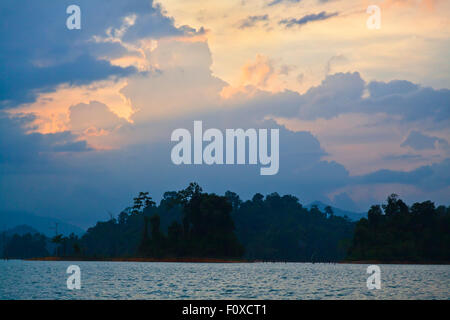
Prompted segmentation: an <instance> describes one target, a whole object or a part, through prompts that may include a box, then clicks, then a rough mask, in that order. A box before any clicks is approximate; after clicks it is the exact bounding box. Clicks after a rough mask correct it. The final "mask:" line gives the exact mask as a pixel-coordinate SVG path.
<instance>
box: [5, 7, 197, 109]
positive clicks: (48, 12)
mask: <svg viewBox="0 0 450 320" xmlns="http://www.w3.org/2000/svg"><path fill="white" fill-rule="evenodd" d="M71 4H73V1H69V0H62V1H52V0H41V1H26V0H4V1H1V2H0V27H1V30H2V32H1V33H0V47H1V50H0V61H2V63H1V64H0V108H1V107H13V106H16V105H18V104H20V103H24V102H30V101H33V100H34V99H35V97H36V94H37V93H39V92H41V91H49V90H54V88H55V87H56V86H57V85H58V84H61V83H69V84H75V85H76V84H85V83H89V82H92V81H96V80H99V79H105V78H108V77H110V76H126V75H128V74H130V73H131V72H135V71H136V70H134V69H133V68H121V67H117V66H112V65H111V64H109V63H108V62H106V61H104V60H99V59H98V58H97V57H98V56H100V55H101V53H105V52H108V56H111V55H115V54H120V53H121V52H122V53H123V51H124V49H123V48H122V47H121V46H120V45H119V44H111V43H106V44H105V43H96V42H95V41H93V36H105V35H106V31H107V29H108V28H111V30H114V28H116V29H117V28H120V27H121V26H122V25H123V23H124V18H125V17H128V16H134V18H135V22H134V24H133V25H131V26H129V27H128V28H127V29H126V30H125V31H124V34H123V36H122V37H123V40H124V41H134V40H136V39H139V38H142V37H154V38H160V37H164V36H170V35H185V34H190V33H195V30H193V29H191V28H189V27H186V26H185V27H182V28H176V27H175V26H174V23H173V19H171V18H169V17H166V16H165V15H164V14H163V13H162V10H161V8H160V7H159V6H157V5H156V6H153V1H151V0H148V1H142V0H97V1H90V0H79V1H76V4H77V5H78V6H79V7H80V8H81V30H68V29H67V28H66V19H67V17H68V16H69V15H68V14H67V13H66V8H67V7H68V6H69V5H71Z"/></svg>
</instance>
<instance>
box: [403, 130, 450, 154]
mask: <svg viewBox="0 0 450 320" xmlns="http://www.w3.org/2000/svg"><path fill="white" fill-rule="evenodd" d="M437 145H441V146H443V147H444V148H448V142H447V140H445V139H442V138H438V137H433V136H428V135H425V134H423V133H421V132H419V131H416V130H412V131H411V132H410V133H409V135H408V137H407V138H406V139H405V141H404V142H403V143H402V144H401V146H402V147H411V148H413V149H415V150H426V149H436V146H437Z"/></svg>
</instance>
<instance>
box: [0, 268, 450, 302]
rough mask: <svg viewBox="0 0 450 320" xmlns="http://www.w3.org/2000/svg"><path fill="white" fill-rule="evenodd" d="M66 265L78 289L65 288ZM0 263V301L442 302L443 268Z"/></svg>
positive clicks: (447, 281) (448, 294)
mask: <svg viewBox="0 0 450 320" xmlns="http://www.w3.org/2000/svg"><path fill="white" fill-rule="evenodd" d="M69 265H78V266H79V267H80V270H81V289H80V290H69V289H67V285H66V281H67V278H68V277H69V276H70V275H69V274H67V273H66V270H67V267H68V266H69ZM367 266H368V265H363V264H327V263H316V264H312V263H163V262H86V261H77V262H67V261H21V260H9V261H4V260H1V261H0V299H275V300H284V299H446V300H448V299H449V298H450V266H448V265H383V264H379V267H380V269H381V289H379V290H376V289H373V290H368V289H367V285H366V280H367V278H368V277H369V274H367V273H366V269H367Z"/></svg>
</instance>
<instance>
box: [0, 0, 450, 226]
mask: <svg viewBox="0 0 450 320" xmlns="http://www.w3.org/2000/svg"><path fill="white" fill-rule="evenodd" d="M71 4H76V5H78V6H79V7H80V9H81V29H80V30H68V29H67V27H66V19H67V18H68V16H69V15H68V14H67V13H66V8H67V7H68V6H69V5H71ZM370 5H377V6H379V8H380V9H381V28H380V29H369V28H368V27H367V26H366V21H367V19H368V18H369V16H370V14H369V13H367V12H366V10H367V7H368V6H370ZM0 26H1V32H0V134H1V139H0V212H2V211H14V210H22V211H28V212H31V213H34V214H37V215H45V216H51V217H58V218H60V219H62V220H65V221H68V222H71V223H73V224H76V225H79V226H81V227H88V226H90V225H91V224H92V223H94V222H95V221H97V220H99V219H106V218H108V212H113V213H115V214H117V213H119V212H120V210H122V209H123V208H125V207H126V206H128V205H130V202H131V200H132V198H133V196H135V195H136V194H137V193H138V192H139V191H149V192H150V194H151V195H152V196H153V198H155V199H157V200H159V199H160V197H161V196H162V193H163V192H164V191H167V190H179V189H181V188H183V187H185V186H186V185H187V184H188V183H189V182H191V181H197V182H198V183H199V184H200V185H201V186H203V188H204V190H205V191H208V192H216V193H219V194H223V193H224V192H225V191H226V190H232V191H234V192H237V193H238V194H240V195H241V196H242V197H243V198H244V199H247V198H249V197H251V196H252V195H253V194H254V193H256V192H261V193H263V194H267V193H270V192H275V191H276V192H278V193H280V194H285V193H289V194H293V195H295V196H297V197H298V198H299V199H300V201H301V202H302V203H305V204H307V203H309V202H311V201H314V200H321V201H323V202H325V203H329V204H331V205H334V206H336V207H340V208H343V209H348V210H353V211H366V210H367V209H368V207H369V206H370V205H371V204H375V203H380V202H382V201H383V200H384V199H385V198H386V197H387V195H389V194H390V193H392V192H395V193H397V194H399V195H400V197H401V198H403V199H405V201H406V202H408V203H412V202H415V201H424V200H428V199H429V200H432V201H435V202H436V203H437V204H446V205H449V204H450V145H449V142H450V90H449V89H450V59H449V57H450V1H446V0H370V1H365V0H363V1H356V0H355V1H345V0H226V1H225V0H189V1H181V0H161V1H157V2H156V1H154V2H152V1H149V0H109V1H106V0H101V1H100V0H98V1H89V0H70V1H50V0H42V1H24V0H20V1H18V0H14V1H13V0H3V1H1V2H0ZM194 120H202V121H203V125H204V126H205V127H208V128H220V129H225V128H244V129H246V128H279V129H280V170H279V173H278V174H277V175H275V176H260V175H259V166H250V165H245V166H217V165H216V166H214V165H213V166H207V165H201V166H175V165H173V164H172V162H171V160H170V150H171V148H172V147H173V143H172V142H171V141H170V134H171V132H172V131H173V130H174V129H176V128H187V129H188V130H192V128H193V121H194Z"/></svg>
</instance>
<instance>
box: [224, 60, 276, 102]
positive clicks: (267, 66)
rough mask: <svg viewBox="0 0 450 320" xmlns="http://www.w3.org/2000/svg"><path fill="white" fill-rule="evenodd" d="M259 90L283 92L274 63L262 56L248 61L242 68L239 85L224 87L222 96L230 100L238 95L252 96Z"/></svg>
mask: <svg viewBox="0 0 450 320" xmlns="http://www.w3.org/2000/svg"><path fill="white" fill-rule="evenodd" d="M258 89H259V90H266V91H271V92H277V91H280V90H281V86H280V84H279V83H278V79H277V73H276V72H275V68H274V67H273V63H272V61H271V60H270V59H268V58H267V57H265V56H263V55H260V54H258V55H257V56H256V59H255V60H254V61H248V62H247V63H246V64H245V65H244V66H243V67H242V68H241V75H240V77H239V80H238V81H237V84H236V85H234V86H232V85H230V86H227V87H224V88H223V89H222V91H221V93H220V95H221V96H222V98H224V99H228V98H230V97H232V96H234V95H236V94H238V93H245V94H252V92H254V91H256V90H258Z"/></svg>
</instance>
